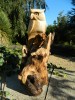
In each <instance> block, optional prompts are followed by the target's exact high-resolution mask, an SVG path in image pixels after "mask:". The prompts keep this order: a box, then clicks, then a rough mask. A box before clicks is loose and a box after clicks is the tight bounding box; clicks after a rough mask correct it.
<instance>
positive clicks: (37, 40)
mask: <svg viewBox="0 0 75 100" xmlns="http://www.w3.org/2000/svg"><path fill="white" fill-rule="evenodd" d="M52 40H53V36H52V34H51V33H50V34H49V35H48V36H47V35H46V34H44V33H41V34H38V35H36V36H35V37H34V38H31V39H29V40H28V44H27V46H26V47H23V50H22V52H23V55H25V57H24V59H23V60H24V61H23V63H24V62H25V59H26V62H25V63H24V68H23V69H22V71H21V73H20V75H19V76H18V78H19V80H21V81H22V83H23V84H25V85H26V86H27V88H28V89H29V90H30V92H31V93H32V94H33V95H38V94H40V93H41V92H42V87H43V85H47V84H48V72H47V61H48V57H49V54H50V46H51V44H52Z"/></svg>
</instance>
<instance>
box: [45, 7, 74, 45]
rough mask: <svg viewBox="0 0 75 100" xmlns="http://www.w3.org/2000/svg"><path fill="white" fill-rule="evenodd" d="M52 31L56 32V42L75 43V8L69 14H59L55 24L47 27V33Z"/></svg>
mask: <svg viewBox="0 0 75 100" xmlns="http://www.w3.org/2000/svg"><path fill="white" fill-rule="evenodd" d="M50 32H55V39H54V43H55V44H60V43H61V44H63V42H67V43H68V44H70V41H72V45H74V44H75V10H74V9H73V12H71V13H70V14H69V15H68V16H67V15H63V12H60V13H59V14H58V17H57V20H56V21H54V25H49V26H48V27H47V32H46V33H47V34H49V33H50Z"/></svg>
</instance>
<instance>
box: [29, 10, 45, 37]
mask: <svg viewBox="0 0 75 100" xmlns="http://www.w3.org/2000/svg"><path fill="white" fill-rule="evenodd" d="M45 32H46V18H45V14H44V10H43V9H31V14H30V22H29V27H28V36H29V37H30V36H32V35H34V36H35V35H36V34H38V33H45Z"/></svg>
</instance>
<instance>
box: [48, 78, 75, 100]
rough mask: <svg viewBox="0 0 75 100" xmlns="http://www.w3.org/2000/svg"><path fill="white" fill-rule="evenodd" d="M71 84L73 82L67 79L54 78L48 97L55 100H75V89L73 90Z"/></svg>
mask: <svg viewBox="0 0 75 100" xmlns="http://www.w3.org/2000/svg"><path fill="white" fill-rule="evenodd" d="M71 83H72V81H70V80H67V79H59V78H53V77H52V78H51V82H50V91H49V93H48V95H51V96H53V98H55V99H54V100H75V87H74V88H72V86H71V85H70V84H71ZM73 85H74V84H73Z"/></svg>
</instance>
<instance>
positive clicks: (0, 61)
mask: <svg viewBox="0 0 75 100" xmlns="http://www.w3.org/2000/svg"><path fill="white" fill-rule="evenodd" d="M20 64H21V50H20V49H15V48H14V49H9V48H6V47H3V46H1V47H0V70H1V71H6V72H13V71H14V70H15V69H19V68H20Z"/></svg>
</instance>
